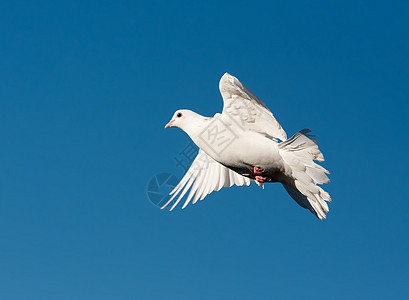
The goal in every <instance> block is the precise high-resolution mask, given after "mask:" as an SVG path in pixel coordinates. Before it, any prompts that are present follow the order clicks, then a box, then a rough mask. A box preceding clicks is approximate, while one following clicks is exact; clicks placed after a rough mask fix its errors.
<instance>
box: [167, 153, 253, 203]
mask: <svg viewBox="0 0 409 300" xmlns="http://www.w3.org/2000/svg"><path fill="white" fill-rule="evenodd" d="M250 181H251V180H250V179H249V178H247V177H244V176H241V175H240V174H238V173H236V172H234V171H232V170H230V169H228V168H226V167H225V166H223V165H221V164H220V163H218V162H217V161H215V160H214V159H213V158H211V157H210V156H209V155H207V154H206V153H205V152H204V151H202V150H199V153H198V154H197V156H196V158H195V160H194V161H193V163H192V165H191V166H190V168H189V170H188V171H187V172H186V174H185V176H183V178H182V180H181V181H180V182H179V184H178V185H177V186H176V187H175V188H174V189H173V191H172V192H170V195H172V194H173V196H172V197H171V198H170V199H169V201H168V202H167V203H166V204H165V205H164V206H163V207H162V209H163V208H165V207H166V206H167V205H169V204H170V203H171V202H172V201H173V199H174V198H175V197H176V196H177V195H178V194H179V193H180V195H179V198H178V199H177V200H176V201H175V202H174V204H173V205H172V207H171V209H170V210H173V209H174V208H175V206H176V205H178V203H179V202H180V200H181V199H182V198H183V196H184V195H185V194H186V192H187V191H188V190H189V188H190V187H192V188H191V189H190V193H189V195H188V197H187V199H186V201H185V204H183V207H182V208H185V207H186V205H188V204H189V202H190V200H191V199H192V198H193V195H194V198H193V204H195V203H196V202H197V200H199V199H200V200H202V199H203V198H204V197H206V196H207V195H208V194H210V193H211V192H213V191H218V190H220V189H221V188H222V187H231V186H232V185H233V184H235V185H237V186H242V185H250ZM192 185H193V186H192ZM182 189H183V190H182Z"/></svg>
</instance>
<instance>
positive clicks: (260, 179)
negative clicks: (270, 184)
mask: <svg viewBox="0 0 409 300" xmlns="http://www.w3.org/2000/svg"><path fill="white" fill-rule="evenodd" d="M253 173H254V175H255V177H254V178H255V179H256V180H257V181H258V182H260V183H264V182H266V181H268V177H266V176H265V175H267V173H266V171H264V170H263V169H262V168H259V167H253ZM263 175H264V176H263Z"/></svg>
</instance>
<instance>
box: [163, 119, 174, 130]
mask: <svg viewBox="0 0 409 300" xmlns="http://www.w3.org/2000/svg"><path fill="white" fill-rule="evenodd" d="M173 122H175V120H170V122H169V123H168V124H166V125H165V128H168V127H173Z"/></svg>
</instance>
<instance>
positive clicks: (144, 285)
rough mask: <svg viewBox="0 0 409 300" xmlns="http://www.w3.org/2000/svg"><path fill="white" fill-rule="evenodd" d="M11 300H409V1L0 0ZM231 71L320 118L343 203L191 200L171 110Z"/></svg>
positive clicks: (204, 105)
mask: <svg viewBox="0 0 409 300" xmlns="http://www.w3.org/2000/svg"><path fill="white" fill-rule="evenodd" d="M0 28H1V30H0V39H1V44H0V76H1V77H0V78H1V80H0V101H1V106H0V137H1V147H0V228H1V229H0V299H7V300H9V299H10V300H17V299H24V300H26V299H41V300H44V299H98V300H103V299H178V300H181V299H188V300H191V299H407V298H408V296H409V293H408V286H407V280H408V278H409V262H408V252H409V242H408V230H409V226H408V218H409V200H408V193H407V184H408V172H407V168H408V154H407V152H408V146H409V144H408V141H407V135H408V134H407V129H408V125H409V124H408V121H407V119H408V112H409V105H408V99H409V55H408V53H409V4H408V2H407V1H356V0H354V1H345V0H344V1H248V2H245V1H237V0H236V1H205V2H202V3H199V2H197V1H172V2H170V1H151V2H150V1H143V2H142V1H141V2H138V1H111V2H108V1H23V2H17V1H2V2H1V4H0ZM224 72H229V73H231V74H233V75H235V76H237V77H238V78H239V79H240V80H241V81H242V82H243V83H244V84H245V85H246V86H248V87H249V88H250V89H251V90H252V91H253V92H254V93H255V94H256V95H258V96H259V97H260V98H261V99H262V100H263V101H264V102H265V103H266V104H267V106H268V107H269V108H270V109H271V110H272V111H273V112H274V114H275V115H276V117H277V119H278V120H279V121H280V123H281V124H282V125H283V126H284V128H285V129H286V131H287V133H288V135H292V134H294V133H295V132H297V131H298V130H300V129H303V128H311V129H312V130H313V133H315V134H316V135H317V137H318V140H319V145H320V148H321V150H322V151H323V153H324V155H325V157H326V159H327V160H326V162H325V164H324V165H325V167H326V168H328V169H329V170H330V171H331V173H332V174H331V181H332V182H331V183H330V184H329V185H328V186H326V189H327V190H328V191H329V192H330V193H331V195H332V197H333V199H334V201H333V203H332V204H331V205H330V210H331V211H330V213H329V214H328V219H327V220H325V221H319V220H318V219H316V218H315V217H314V216H313V215H312V214H311V213H309V212H308V211H306V210H304V209H302V208H301V207H299V206H298V205H297V204H296V203H295V202H294V201H293V200H291V198H290V197H289V196H288V195H287V194H286V192H285V191H284V189H283V188H282V187H281V186H280V185H278V184H270V185H267V187H266V189H265V190H264V191H263V190H261V189H259V188H258V187H256V186H252V187H249V188H237V187H234V188H230V189H223V190H222V191H220V192H218V193H213V194H211V195H210V196H208V197H207V198H206V199H205V200H204V201H201V202H200V203H199V204H196V205H194V206H189V207H187V208H186V209H185V210H180V209H177V210H175V211H174V212H172V213H170V212H166V211H162V210H160V209H158V208H157V207H155V206H154V205H152V204H151V203H150V202H149V200H148V199H147V196H146V188H147V184H148V182H149V180H150V178H151V177H152V176H154V175H155V174H157V173H160V172H168V173H172V174H174V175H175V176H177V177H178V178H180V177H181V176H182V175H183V170H182V169H181V168H179V167H177V166H176V163H175V160H174V157H175V156H177V155H178V153H179V152H180V151H181V150H183V148H184V147H185V146H186V145H187V144H188V143H189V139H188V137H187V135H186V134H184V133H183V132H182V131H180V130H177V129H167V130H165V129H164V128H163V127H164V125H165V124H166V123H167V122H168V121H169V119H170V118H171V116H172V114H173V113H174V111H175V110H177V109H179V108H189V109H193V110H195V111H196V112H198V113H201V114H203V115H208V116H212V115H213V114H214V113H216V112H219V111H221V108H222V100H221V97H220V95H219V91H218V81H219V78H220V77H221V76H222V75H223V73H224Z"/></svg>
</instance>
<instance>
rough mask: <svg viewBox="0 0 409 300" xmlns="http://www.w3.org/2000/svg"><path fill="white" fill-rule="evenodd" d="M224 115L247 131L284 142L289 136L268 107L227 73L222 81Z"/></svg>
mask: <svg viewBox="0 0 409 300" xmlns="http://www.w3.org/2000/svg"><path fill="white" fill-rule="evenodd" d="M219 89H220V93H221V94H222V97H223V102H224V106H223V114H226V115H228V116H229V117H230V118H232V119H233V120H234V121H236V123H238V124H239V125H240V126H242V127H244V129H246V130H252V131H256V132H259V133H261V134H264V135H266V136H269V137H271V138H278V139H280V140H282V141H285V140H286V139H287V134H286V133H285V131H284V129H283V128H282V127H281V125H280V123H278V122H277V120H276V119H275V118H274V115H273V113H272V112H271V111H270V110H269V109H268V108H267V106H266V105H265V104H264V103H263V102H262V101H261V100H260V99H259V98H257V96H256V95H254V94H253V93H252V92H251V91H250V90H249V89H247V88H246V87H245V86H244V85H243V84H242V83H241V82H240V81H239V80H238V79H237V78H236V77H234V76H232V75H230V74H228V73H226V74H224V75H223V77H222V78H221V79H220V83H219Z"/></svg>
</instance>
